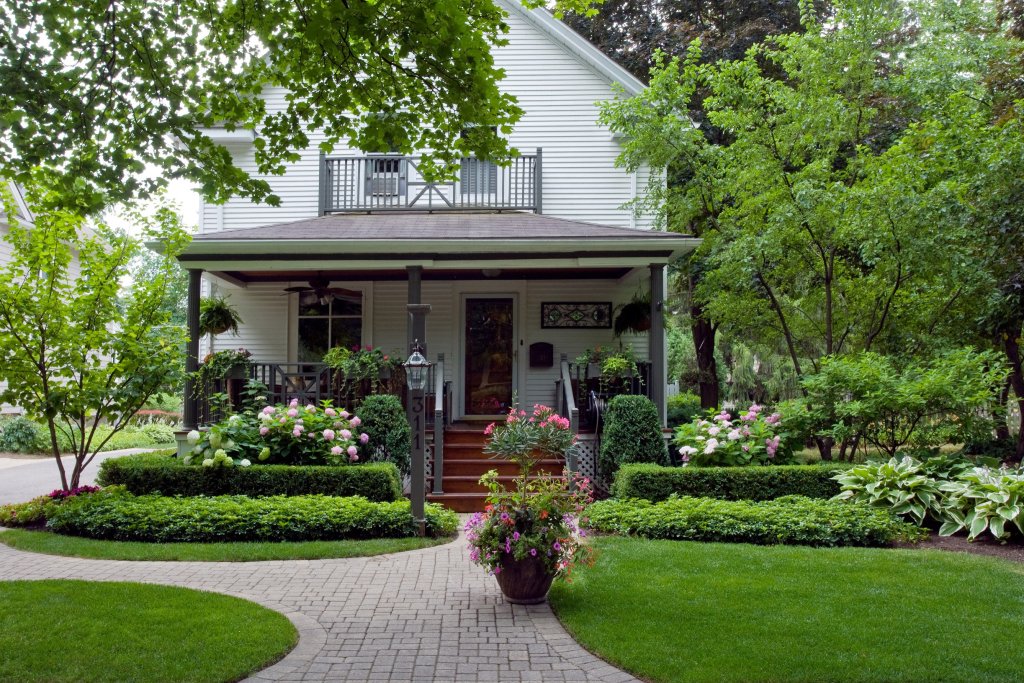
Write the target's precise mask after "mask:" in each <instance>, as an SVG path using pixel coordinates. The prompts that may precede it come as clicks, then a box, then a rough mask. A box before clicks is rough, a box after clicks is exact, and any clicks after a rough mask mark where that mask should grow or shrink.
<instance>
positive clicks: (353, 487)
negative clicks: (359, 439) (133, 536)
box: [98, 453, 402, 502]
mask: <svg viewBox="0 0 1024 683" xmlns="http://www.w3.org/2000/svg"><path fill="white" fill-rule="evenodd" d="M98 481H99V482H100V483H101V484H103V485H104V486H111V485H119V486H124V487H125V488H127V489H128V491H129V492H131V493H134V494H136V495H145V494H149V493H162V494H163V495H165V496H219V495H225V494H234V495H246V496H253V497H259V496H277V495H284V496H300V495H311V494H321V495H327V496H363V497H365V498H367V499H369V500H371V501H381V502H384V501H392V500H398V499H399V498H401V496H402V488H401V485H400V482H399V478H398V470H397V469H396V468H395V466H394V465H393V464H390V463H383V462H381V463H371V464H368V465H252V466H250V467H224V468H222V467H201V466H199V465H185V464H184V463H183V462H182V461H181V460H179V459H177V458H174V457H172V456H170V455H166V454H153V453H141V454H139V455H128V456H125V457H122V458H110V459H108V460H104V461H103V463H102V464H101V465H100V471H99V475H98Z"/></svg>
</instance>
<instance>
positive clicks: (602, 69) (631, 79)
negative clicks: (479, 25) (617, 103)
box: [498, 0, 646, 95]
mask: <svg viewBox="0 0 1024 683" xmlns="http://www.w3.org/2000/svg"><path fill="white" fill-rule="evenodd" d="M498 4H500V5H501V6H502V7H503V8H504V9H505V11H507V12H509V13H511V12H515V13H516V14H519V15H520V16H521V17H523V18H524V19H526V20H527V21H528V22H529V23H530V24H532V25H533V26H534V27H535V28H537V29H539V30H540V31H542V32H543V33H545V34H547V35H548V37H550V38H551V39H552V41H554V42H555V43H556V44H557V45H559V46H561V47H562V49H564V50H565V51H566V52H568V53H570V54H571V55H573V56H575V57H576V58H577V59H579V60H580V61H581V62H582V63H583V64H585V65H586V66H589V67H590V68H591V69H593V70H594V71H595V72H597V73H598V74H599V75H600V76H602V77H603V78H605V79H606V80H607V81H608V82H609V83H618V84H619V85H621V86H622V88H623V89H624V90H625V91H626V93H627V94H629V95H639V94H640V93H641V92H643V90H644V88H645V87H646V86H645V85H644V84H643V82H642V81H641V80H640V79H638V78H637V77H636V76H634V75H633V74H631V73H629V71H627V70H626V69H624V68H622V67H621V66H619V65H618V64H616V63H615V61H614V60H613V59H612V58H611V57H609V56H608V55H606V54H605V53H603V52H601V51H600V50H599V49H597V48H596V47H594V45H593V44H592V43H591V42H590V41H588V40H587V39H586V38H584V37H583V36H581V35H580V34H578V33H576V32H575V31H573V30H572V29H571V28H569V27H568V26H566V25H565V24H563V23H562V22H560V21H559V20H558V19H555V18H554V17H553V16H552V15H551V13H550V12H548V11H547V10H546V9H543V8H537V9H527V8H526V7H524V6H523V4H522V3H521V2H519V0H499V2H498Z"/></svg>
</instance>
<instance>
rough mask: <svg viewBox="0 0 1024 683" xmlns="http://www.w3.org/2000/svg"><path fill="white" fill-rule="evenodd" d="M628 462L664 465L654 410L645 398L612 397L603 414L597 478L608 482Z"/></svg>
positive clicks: (665, 455)
mask: <svg viewBox="0 0 1024 683" xmlns="http://www.w3.org/2000/svg"><path fill="white" fill-rule="evenodd" d="M630 462H652V463H656V464H659V465H666V464H668V449H667V448H666V446H665V439H664V437H663V436H662V435H661V424H660V419H659V417H658V409H657V408H655V407H654V403H652V402H651V399H649V398H647V397H646V396H639V395H622V396H616V397H615V398H613V399H612V400H611V401H609V402H608V409H607V411H605V423H604V432H603V433H602V435H601V456H600V463H599V464H600V470H601V475H602V476H603V477H605V478H607V479H611V478H612V476H613V475H614V474H615V472H616V471H617V470H618V469H619V467H620V466H621V465H624V464H626V463H630Z"/></svg>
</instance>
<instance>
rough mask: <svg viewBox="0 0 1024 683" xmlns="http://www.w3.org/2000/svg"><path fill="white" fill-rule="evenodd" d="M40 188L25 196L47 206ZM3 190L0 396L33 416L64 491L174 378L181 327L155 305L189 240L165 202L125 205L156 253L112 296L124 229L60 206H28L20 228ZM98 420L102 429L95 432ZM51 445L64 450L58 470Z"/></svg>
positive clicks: (124, 253)
mask: <svg viewBox="0 0 1024 683" xmlns="http://www.w3.org/2000/svg"><path fill="white" fill-rule="evenodd" d="M46 192H48V190H41V189H38V186H30V188H29V192H28V194H27V199H28V200H29V204H30V206H40V205H45V204H47V203H48V201H49V198H48V197H46V196H45V193H46ZM3 198H4V212H5V213H6V217H7V221H8V223H9V230H8V233H7V235H6V236H5V239H6V241H7V243H8V245H9V246H10V249H11V257H10V260H9V262H8V263H7V264H6V265H4V266H3V267H2V268H0V381H6V382H7V386H6V388H5V389H4V391H3V392H0V400H2V401H5V402H8V403H12V404H16V405H18V406H20V407H21V408H23V409H24V410H25V411H26V413H27V414H28V415H29V417H32V418H33V419H36V420H38V421H40V422H43V423H44V424H45V426H46V431H47V441H48V443H49V450H50V452H51V453H52V454H53V455H54V457H55V458H56V459H57V465H58V468H59V469H60V473H61V484H62V486H63V487H64V489H65V490H68V489H71V488H75V487H76V486H78V482H79V477H80V475H81V472H82V470H83V469H84V468H85V467H86V466H87V465H88V464H89V463H90V462H91V461H92V459H93V458H94V457H95V454H96V453H97V452H98V451H99V450H100V449H101V448H102V447H103V446H104V444H105V443H106V442H107V441H109V440H110V438H111V437H112V436H113V435H114V434H116V433H117V432H119V431H120V430H121V429H123V428H124V427H125V426H126V425H127V421H128V418H130V417H131V416H132V415H134V414H135V413H136V412H137V411H138V410H139V409H140V408H142V407H143V405H144V404H145V403H146V401H147V400H148V399H149V398H150V397H151V396H153V395H154V394H155V393H157V392H158V391H160V390H162V389H164V388H165V387H167V386H168V385H170V384H173V383H174V382H175V381H178V380H180V373H181V371H182V368H181V364H180V362H179V354H180V348H181V346H182V345H183V343H184V341H185V332H184V330H183V329H182V328H181V327H176V326H173V325H169V324H168V323H169V321H170V317H171V312H170V310H169V309H168V308H167V307H166V306H163V305H162V304H163V303H164V302H165V301H166V299H167V295H168V291H169V289H170V288H171V287H172V286H173V282H174V278H175V267H176V266H175V261H174V255H175V254H177V253H178V252H179V251H180V250H181V249H183V248H184V246H185V244H187V242H188V239H189V238H188V235H187V233H186V232H185V231H184V230H183V229H182V227H181V225H180V223H179V220H178V217H177V215H176V214H175V213H174V211H172V210H171V209H169V208H166V207H161V208H158V209H157V210H156V211H154V212H152V213H151V214H148V215H142V214H138V213H137V214H135V215H134V221H135V223H136V224H137V225H139V226H141V227H142V228H143V231H144V234H145V236H146V237H147V238H149V239H158V240H160V241H161V242H162V243H163V245H164V249H165V256H164V259H163V261H162V262H161V265H160V267H159V268H153V269H151V270H150V271H149V275H150V277H149V278H148V279H137V280H135V282H134V284H133V285H132V288H131V294H130V296H128V297H125V298H123V299H122V298H121V297H120V294H121V287H122V281H123V280H124V279H125V278H126V276H127V275H128V274H129V269H130V266H131V263H132V259H133V257H134V256H136V254H137V253H138V252H139V250H140V249H142V245H141V243H140V242H139V241H138V240H137V239H136V238H133V237H131V236H129V235H126V234H124V233H121V232H118V231H116V230H114V229H113V228H111V227H109V226H107V225H105V224H103V223H102V222H93V223H88V224H87V223H86V221H85V220H84V219H83V218H81V217H80V216H78V215H76V214H74V213H73V212H70V211H67V210H44V211H37V212H36V214H35V216H34V225H32V226H26V225H23V224H21V223H20V222H19V220H18V219H17V217H16V216H17V210H16V207H15V205H14V202H13V198H12V197H11V196H10V194H9V193H5V194H4V197H3ZM101 424H109V425H111V426H112V427H113V429H111V430H109V431H102V432H101V431H99V430H98V427H99V426H100V425H101ZM62 442H64V443H70V444H71V448H70V449H69V451H67V452H62V448H61V443H62ZM61 455H72V456H74V465H73V468H72V471H71V473H70V476H69V475H68V473H67V472H66V471H65V468H64V465H63V464H62V463H61V461H60V456H61Z"/></svg>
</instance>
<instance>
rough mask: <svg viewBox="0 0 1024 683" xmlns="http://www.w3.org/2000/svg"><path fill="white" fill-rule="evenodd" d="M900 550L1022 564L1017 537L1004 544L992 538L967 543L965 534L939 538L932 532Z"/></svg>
mask: <svg viewBox="0 0 1024 683" xmlns="http://www.w3.org/2000/svg"><path fill="white" fill-rule="evenodd" d="M899 547H900V548H907V549H916V550H945V551H949V552H954V553H973V554H975V555H988V556H989V557H998V558H1001V559H1004V560H1010V561H1011V562H1024V539H1022V538H1020V537H1019V536H1016V535H1015V536H1012V537H1011V538H1010V540H1009V541H1008V542H1007V543H1006V544H1001V543H1000V542H999V541H996V540H993V539H992V538H988V537H987V538H979V539H977V540H976V541H973V542H968V541H967V534H966V533H962V534H957V535H956V536H939V535H938V534H937V533H935V532H934V531H933V532H932V533H931V535H930V536H929V537H928V539H927V540H924V541H921V542H920V543H901V544H899Z"/></svg>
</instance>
